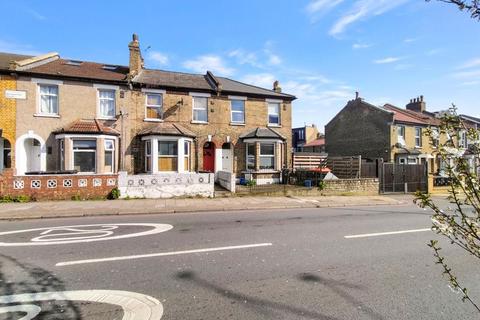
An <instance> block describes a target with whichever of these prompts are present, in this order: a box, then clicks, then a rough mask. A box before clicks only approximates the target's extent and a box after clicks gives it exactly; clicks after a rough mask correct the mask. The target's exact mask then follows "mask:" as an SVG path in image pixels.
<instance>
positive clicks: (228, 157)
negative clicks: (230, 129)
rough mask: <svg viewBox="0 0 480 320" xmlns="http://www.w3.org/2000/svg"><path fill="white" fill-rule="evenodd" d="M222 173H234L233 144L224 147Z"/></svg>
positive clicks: (226, 144) (225, 144)
mask: <svg viewBox="0 0 480 320" xmlns="http://www.w3.org/2000/svg"><path fill="white" fill-rule="evenodd" d="M222 171H227V172H232V171H233V148H232V144H231V143H224V144H223V146H222Z"/></svg>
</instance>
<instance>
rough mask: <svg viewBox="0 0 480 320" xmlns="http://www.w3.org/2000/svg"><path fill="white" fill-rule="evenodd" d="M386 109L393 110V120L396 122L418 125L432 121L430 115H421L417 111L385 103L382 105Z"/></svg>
mask: <svg viewBox="0 0 480 320" xmlns="http://www.w3.org/2000/svg"><path fill="white" fill-rule="evenodd" d="M383 107H384V108H385V109H386V110H388V111H391V112H393V114H394V116H393V118H394V120H395V121H397V122H405V123H412V124H419V125H429V124H432V123H431V122H432V121H433V120H432V119H431V118H432V117H430V116H427V115H423V114H422V113H419V112H414V111H411V110H406V109H400V108H398V107H395V106H393V105H391V104H386V105H384V106H383Z"/></svg>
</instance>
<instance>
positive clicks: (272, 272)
mask: <svg viewBox="0 0 480 320" xmlns="http://www.w3.org/2000/svg"><path fill="white" fill-rule="evenodd" d="M0 211H1V207H0ZM128 224H135V225H128ZM142 224H147V225H142ZM151 224H159V225H151ZM78 225H88V226H83V227H74V228H73V227H70V228H60V229H59V228H57V227H60V226H78ZM92 225H93V226H92ZM169 225H170V226H172V227H173V228H171V229H169V228H170V226H169ZM429 226H430V222H429V212H428V211H425V210H422V209H419V208H417V207H415V206H413V205H404V206H391V207H351V208H338V209H336V208H328V209H296V210H273V211H258V212H248V211H242V212H228V213H226V212H222V213H199V214H175V215H148V216H119V217H94V218H69V219H48V220H28V221H13V222H1V223H0V296H2V297H3V298H2V297H0V319H1V320H4V319H9V320H10V319H12V320H13V319H15V320H16V319H23V318H22V316H25V315H30V316H34V315H37V317H36V318H34V319H107V320H108V319H122V317H123V316H125V315H128V314H129V315H130V316H133V317H132V318H129V319H149V317H151V319H158V317H159V316H160V315H161V314H163V315H162V317H161V319H205V320H206V319H475V318H478V317H479V315H478V313H476V312H475V310H474V308H473V307H472V306H471V305H469V304H467V303H462V302H461V300H460V298H459V295H458V294H457V293H455V292H453V291H452V290H450V288H449V287H448V283H447V282H446V281H445V280H444V279H443V278H442V276H441V269H440V268H439V266H438V265H435V263H434V259H433V256H432V252H431V250H430V249H429V248H428V247H427V246H426V243H427V242H428V241H429V240H430V239H434V238H437V236H436V235H434V234H433V233H432V232H431V231H418V229H423V228H428V227H429ZM28 229H40V230H33V231H25V232H23V231H22V230H28ZM15 230H16V231H22V232H19V233H10V234H5V232H7V231H15ZM406 230H414V231H418V232H409V233H400V234H385V235H380V236H371V234H372V233H379V232H391V231H406ZM154 232H157V233H154ZM136 233H137V234H136ZM138 233H146V234H143V235H142V234H138ZM364 234H370V236H365V237H353V238H345V236H352V235H364ZM111 237H113V239H109V238H111ZM442 244H443V245H444V246H445V247H446V249H445V250H444V251H445V254H446V255H447V256H448V257H449V261H450V262H451V264H452V266H453V267H454V270H455V271H456V272H457V274H458V277H459V279H460V280H461V281H463V282H464V283H465V285H467V286H468V287H469V289H470V291H471V295H472V296H473V297H477V298H479V299H480V286H479V284H480V274H479V273H478V272H477V270H478V265H477V264H476V261H475V260H472V258H470V257H468V256H465V255H464V254H462V253H461V252H458V251H457V250H452V249H451V247H450V246H449V245H448V243H445V242H442ZM145 255H146V256H145ZM105 258H108V260H106V261H105V260H102V259H105ZM84 290H103V291H84ZM105 290H108V291H105ZM119 291H122V292H121V294H124V295H125V296H122V297H120V298H119V297H118V294H119ZM39 292H57V296H56V297H52V294H51V293H48V294H44V295H43V296H42V295H25V294H31V293H39ZM65 292H67V293H65ZM72 292H73V293H72ZM125 292H126V293H125ZM21 294H24V295H21ZM134 294H137V296H131V295H134ZM5 296H9V298H8V299H10V300H8V299H7V300H5ZM12 296H13V298H12ZM146 296H148V297H146ZM85 297H87V298H85ZM112 297H113V298H112ZM150 297H151V298H150ZM110 298H111V299H110ZM2 299H3V300H2ZM15 299H16V300H15ZM109 299H110V300H109ZM129 299H130V300H129ZM142 299H143V300H142ZM132 301H133V302H132ZM135 303H136V304H135ZM127 304H128V306H129V307H131V310H130V311H129V312H130V313H128V314H127V313H125V312H124V311H123V309H122V306H123V307H125V305H127ZM119 305H121V306H119ZM128 306H127V307H128ZM159 306H160V307H159ZM25 308H27V309H28V308H29V309H28V310H24V309H25ZM149 308H150V309H149ZM147 309H149V310H147ZM22 310H23V311H22ZM145 310H147V311H145ZM141 312H147V313H143V314H142V313H141ZM149 312H150V314H151V315H148V313H149ZM135 315H136V316H137V318H135ZM25 319H29V318H25Z"/></svg>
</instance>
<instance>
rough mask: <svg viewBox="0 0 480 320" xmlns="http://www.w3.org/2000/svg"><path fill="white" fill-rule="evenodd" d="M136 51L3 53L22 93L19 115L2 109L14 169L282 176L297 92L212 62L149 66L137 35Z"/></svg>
mask: <svg viewBox="0 0 480 320" xmlns="http://www.w3.org/2000/svg"><path fill="white" fill-rule="evenodd" d="M129 51H130V58H129V65H128V66H120V65H111V64H104V63H96V62H88V61H80V60H69V59H63V58H61V57H60V56H59V55H58V54H57V53H50V54H47V55H44V56H39V57H25V56H19V57H16V56H11V57H10V58H8V57H7V56H8V54H7V55H4V58H3V60H4V61H7V59H9V61H8V63H5V62H4V63H3V64H2V65H0V69H1V71H0V72H1V78H0V79H1V82H0V85H1V88H2V94H4V86H12V88H15V90H17V92H20V93H22V94H23V95H24V96H23V97H20V98H17V99H13V98H12V99H10V100H8V104H10V105H12V106H11V107H10V108H13V109H14V108H15V107H16V109H17V113H16V118H15V121H13V119H11V117H12V113H11V112H8V114H9V116H10V120H8V121H7V120H4V119H6V118H4V117H2V118H1V119H2V121H3V122H7V123H6V124H4V123H1V126H2V129H3V132H4V134H3V135H4V136H5V137H6V139H8V142H9V143H10V144H9V145H10V146H11V149H10V151H9V154H12V152H14V154H15V159H16V161H15V163H14V165H13V167H14V174H16V175H25V174H36V173H45V172H48V171H51V172H65V171H66V172H78V173H80V174H103V175H105V174H115V173H117V172H119V171H127V172H129V173H151V174H155V173H165V172H172V173H183V172H212V173H217V172H218V171H228V172H232V173H235V174H236V176H237V178H238V177H242V176H246V177H247V178H252V179H255V180H257V183H259V184H262V183H275V182H278V181H279V180H280V177H281V174H280V171H281V169H282V168H285V167H287V166H288V165H289V164H290V162H291V161H290V157H291V155H290V151H289V150H290V149H291V146H292V139H291V126H292V101H293V100H295V97H294V96H292V95H289V94H285V93H282V92H281V88H280V86H279V85H278V82H276V83H275V85H274V88H273V89H272V90H269V89H264V88H259V87H256V86H252V85H248V84H245V83H241V82H238V81H235V80H232V79H228V78H225V77H219V76H216V75H214V74H213V73H212V72H206V74H189V73H179V72H170V71H164V70H154V69H147V68H145V67H144V62H143V58H142V55H141V51H140V44H139V41H138V37H137V36H136V35H134V36H133V39H132V41H131V42H130V44H129ZM1 61H2V60H1V58H0V62H1ZM4 79H14V81H13V82H8V81H7V80H4ZM0 99H2V96H0ZM1 101H3V100H1ZM4 111H6V109H5V108H3V105H2V108H0V112H4ZM12 112H13V111H12ZM12 122H13V123H12ZM7 128H8V130H10V131H12V130H13V131H14V132H13V131H12V132H10V131H8V132H9V133H8V138H7V134H6V133H7ZM5 146H7V147H8V144H5V143H4V144H3V149H2V150H8V148H6V147H5ZM12 158H13V157H12Z"/></svg>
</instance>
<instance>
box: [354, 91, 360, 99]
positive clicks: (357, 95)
mask: <svg viewBox="0 0 480 320" xmlns="http://www.w3.org/2000/svg"><path fill="white" fill-rule="evenodd" d="M358 98H360V92H358V91H355V100H358Z"/></svg>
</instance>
